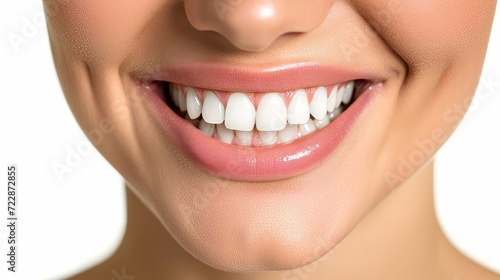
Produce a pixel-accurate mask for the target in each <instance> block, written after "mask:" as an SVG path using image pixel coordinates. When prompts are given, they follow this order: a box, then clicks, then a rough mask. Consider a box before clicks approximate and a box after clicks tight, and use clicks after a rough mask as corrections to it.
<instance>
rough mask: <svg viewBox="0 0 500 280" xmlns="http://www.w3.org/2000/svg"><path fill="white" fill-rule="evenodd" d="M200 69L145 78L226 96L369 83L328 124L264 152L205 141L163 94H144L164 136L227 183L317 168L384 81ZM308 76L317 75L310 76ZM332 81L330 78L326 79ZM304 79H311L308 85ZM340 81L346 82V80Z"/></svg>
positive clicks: (314, 70) (307, 71) (295, 71)
mask: <svg viewBox="0 0 500 280" xmlns="http://www.w3.org/2000/svg"><path fill="white" fill-rule="evenodd" d="M201 68H202V70H201V71H200V68H197V69H196V71H195V73H193V72H191V71H188V70H187V69H192V68H191V67H186V68H181V69H179V68H178V69H175V70H170V71H167V72H165V71H164V72H161V73H156V74H153V75H151V76H149V77H148V79H150V78H152V77H153V78H155V79H156V78H159V80H164V81H170V82H175V83H183V84H188V85H192V86H196V87H202V88H209V89H217V90H227V91H231V90H229V89H230V88H231V89H233V90H232V91H234V89H238V90H241V91H246V92H269V91H270V89H274V87H277V88H287V86H289V87H290V89H296V88H302V87H307V85H309V86H318V85H321V84H336V83H340V82H345V81H347V80H349V79H364V80H370V84H371V85H370V86H369V87H367V88H366V89H365V90H364V92H363V93H362V94H361V95H360V96H359V97H358V98H357V99H356V100H355V102H354V103H353V104H351V106H350V107H349V108H347V110H346V111H345V112H343V113H342V114H341V115H340V116H339V117H338V118H337V119H335V120H334V121H333V122H332V123H331V124H330V125H328V126H326V127H325V128H323V129H321V130H319V131H316V132H314V133H312V134H309V135H307V136H304V137H302V138H299V139H297V140H295V141H293V142H291V143H288V144H279V145H274V146H267V147H243V146H238V145H229V144H225V143H223V142H221V141H219V140H217V139H214V138H210V137H207V136H206V135H205V134H203V133H202V132H201V131H200V130H198V129H197V128H196V127H194V126H193V125H192V124H190V123H188V122H187V121H186V120H184V119H182V118H180V117H179V116H178V115H177V114H176V113H175V112H174V111H172V109H170V108H169V107H168V105H167V104H166V103H165V102H164V100H163V98H162V96H161V95H162V94H163V92H160V91H158V90H156V91H155V94H146V99H147V100H148V101H149V102H148V104H149V105H150V109H151V112H152V114H153V116H154V118H155V119H156V120H157V121H158V122H159V123H160V125H161V127H163V129H164V131H165V132H166V135H167V137H169V138H170V140H172V142H173V143H174V144H175V145H176V146H177V147H178V148H179V149H180V150H181V151H182V152H184V154H186V155H187V157H188V158H190V159H191V160H193V161H194V163H195V164H197V165H198V166H199V167H201V168H202V169H203V170H205V171H206V172H208V173H209V174H212V175H214V176H217V177H220V178H224V179H228V180H233V181H275V180H282V179H286V178H291V177H294V176H297V175H300V174H302V173H304V172H306V171H308V170H310V169H312V168H314V167H316V166H318V165H319V164H320V163H321V162H322V161H323V160H324V159H325V158H326V157H327V156H329V155H330V154H332V153H333V152H334V151H335V150H336V148H337V147H338V146H339V145H340V144H341V143H342V142H343V140H344V139H345V138H346V137H347V135H348V134H349V132H350V131H351V130H352V129H353V128H354V126H355V124H356V123H358V120H359V119H360V116H361V115H362V113H363V112H364V111H365V109H366V108H367V107H368V106H369V104H370V103H371V101H372V100H373V99H374V98H375V97H376V96H377V95H378V93H380V91H381V90H382V88H383V83H384V79H382V78H381V77H380V76H379V77H378V78H377V77H374V76H369V75H363V74H359V73H358V74H356V75H354V74H353V72H349V71H340V72H333V73H334V74H331V72H330V71H331V67H327V68H321V67H306V68H303V67H298V68H294V67H290V68H286V67H285V68H279V70H271V71H264V72H255V71H250V72H248V71H244V69H243V70H242V69H240V70H237V71H235V70H234V69H233V68H227V67H226V68H219V67H218V66H207V67H201ZM207 69H210V70H211V71H207ZM328 72H330V73H328ZM189 73H190V74H189ZM199 73H210V75H199ZM256 73H257V74H256ZM184 74H186V75H187V74H189V75H187V76H185V75H184ZM299 74H300V79H298V80H294V78H299ZM314 74H318V75H317V76H313V75H314ZM238 75H242V76H241V77H240V78H239V79H232V78H235V77H237V76H238ZM165 76H169V78H165ZM333 76H334V77H335V79H333V78H331V79H327V77H333ZM277 77H283V79H280V80H275V79H276V78H277ZM309 77H312V79H311V80H309ZM346 77H349V78H348V79H347V80H346V79H345V78H346ZM370 77H371V78H372V79H370ZM190 79H193V80H190ZM304 79H307V80H308V81H304ZM325 79H327V81H325ZM320 80H321V81H320ZM254 81H260V84H259V85H255V84H254V83H252V82H254ZM375 81H377V82H375ZM308 83H310V84H308ZM299 85H300V86H299Z"/></svg>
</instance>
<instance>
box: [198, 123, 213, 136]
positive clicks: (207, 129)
mask: <svg viewBox="0 0 500 280" xmlns="http://www.w3.org/2000/svg"><path fill="white" fill-rule="evenodd" d="M198 129H199V130H201V132H203V133H205V135H207V136H208V137H212V134H214V130H215V126H214V125H213V124H210V123H207V122H206V121H205V120H204V119H201V121H200V126H199V127H198Z"/></svg>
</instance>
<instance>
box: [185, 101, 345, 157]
mask: <svg viewBox="0 0 500 280" xmlns="http://www.w3.org/2000/svg"><path fill="white" fill-rule="evenodd" d="M346 107H347V106H340V107H339V108H337V109H335V110H334V111H333V112H331V113H328V114H327V116H326V117H325V118H324V119H323V120H316V119H314V118H310V119H309V121H308V122H307V123H306V124H300V125H291V124H288V125H287V127H285V129H283V130H281V131H259V130H257V129H254V130H253V131H234V130H230V129H227V128H226V127H225V126H224V123H222V124H219V125H215V124H209V123H206V122H205V121H204V120H203V118H202V117H199V118H197V119H194V120H193V119H191V118H190V117H189V115H188V114H187V113H186V112H181V111H180V110H177V111H176V112H177V114H178V115H179V116H180V117H182V118H184V119H185V120H187V121H188V122H189V123H191V124H192V125H193V126H195V127H196V128H198V129H199V130H200V131H201V132H203V134H205V135H207V136H209V137H212V138H214V139H219V140H220V141H222V142H224V143H227V144H233V145H239V146H252V147H258V146H270V145H275V144H285V143H290V142H292V141H294V140H296V139H299V138H301V137H304V136H306V135H309V134H311V133H313V132H315V131H318V130H320V129H323V128H325V127H326V126H328V125H329V124H330V123H331V122H333V121H334V120H335V119H336V118H337V117H338V116H340V114H342V113H343V112H344V111H345V109H346Z"/></svg>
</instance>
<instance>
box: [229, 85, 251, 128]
mask: <svg viewBox="0 0 500 280" xmlns="http://www.w3.org/2000/svg"><path fill="white" fill-rule="evenodd" d="M224 124H225V125H226V127H227V128H229V129H233V130H240V131H252V130H253V127H254V125H255V107H254V106H253V103H252V101H250V99H249V98H248V97H247V96H246V95H245V94H243V93H233V94H231V96H230V97H229V100H228V101H227V106H226V117H225V121H224Z"/></svg>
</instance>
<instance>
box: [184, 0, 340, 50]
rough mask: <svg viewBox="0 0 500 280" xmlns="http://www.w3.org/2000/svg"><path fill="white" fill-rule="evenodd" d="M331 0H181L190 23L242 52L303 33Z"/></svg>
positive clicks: (313, 25) (318, 22)
mask: <svg viewBox="0 0 500 280" xmlns="http://www.w3.org/2000/svg"><path fill="white" fill-rule="evenodd" d="M329 2H331V0H315V1H311V0H184V9H185V11H186V16H187V18H188V20H189V22H190V23H191V25H192V26H193V27H194V28H196V29H198V30H202V31H215V32H217V33H219V34H221V35H222V36H224V37H225V38H226V39H227V40H229V41H230V42H231V43H232V44H233V45H234V46H236V47H237V48H239V49H242V50H245V51H259V50H263V49H265V48H267V47H268V46H269V45H271V44H272V43H273V42H274V41H275V40H276V39H277V38H279V37H280V36H282V35H284V34H287V33H304V32H309V31H311V30H313V29H315V28H317V27H318V26H319V25H321V23H322V22H323V20H324V18H325V16H326V14H327V13H328V10H329V8H330V6H331V3H329Z"/></svg>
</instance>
